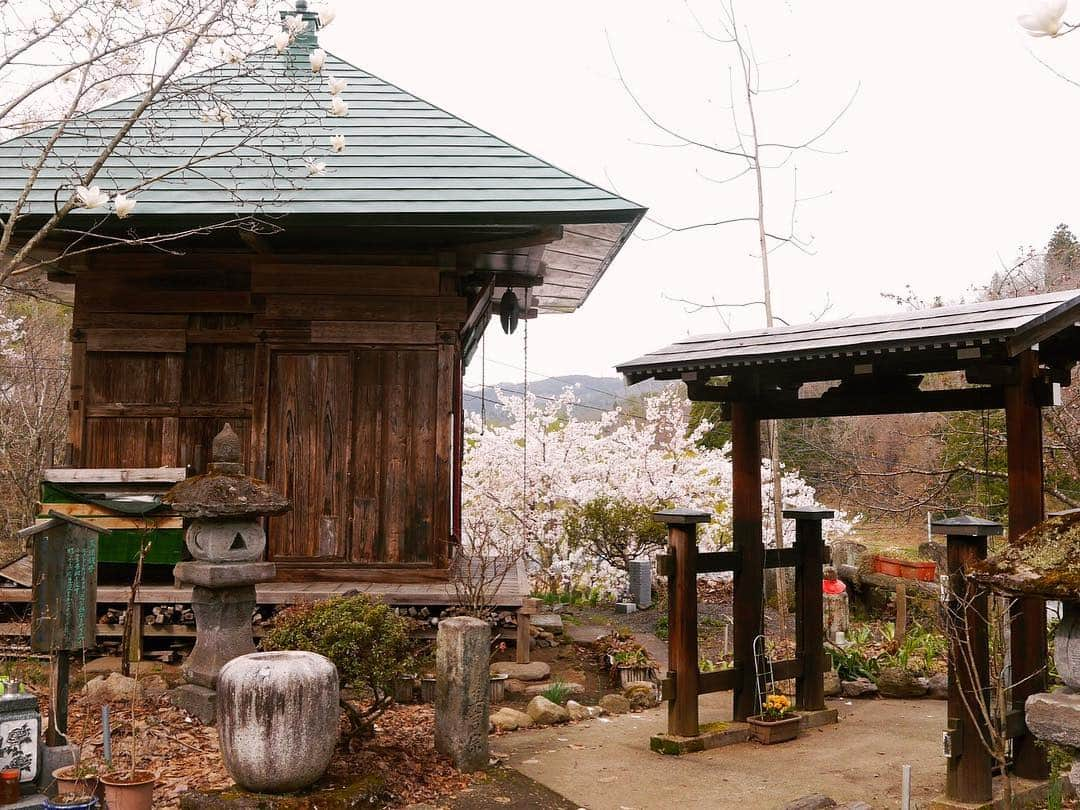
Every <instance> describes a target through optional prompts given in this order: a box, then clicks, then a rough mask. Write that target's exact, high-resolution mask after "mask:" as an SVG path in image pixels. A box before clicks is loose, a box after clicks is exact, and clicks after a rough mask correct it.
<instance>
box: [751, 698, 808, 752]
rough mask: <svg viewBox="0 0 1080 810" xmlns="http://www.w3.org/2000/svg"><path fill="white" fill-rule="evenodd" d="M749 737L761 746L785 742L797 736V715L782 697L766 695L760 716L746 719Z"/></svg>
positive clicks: (788, 701) (788, 702) (789, 702)
mask: <svg viewBox="0 0 1080 810" xmlns="http://www.w3.org/2000/svg"><path fill="white" fill-rule="evenodd" d="M746 722H747V723H749V724H750V736H752V737H753V738H754V739H755V740H757V741H758V742H759V743H762V744H763V745H772V744H774V743H780V742H787V741H788V740H794V739H795V738H796V737H798V736H799V715H797V714H796V713H795V710H794V709H792V707H791V701H790V700H788V699H787V697H786V696H784V695H767V696H766V697H765V705H764V706H762V708H761V714H757V715H754V716H753V717H748V718H746Z"/></svg>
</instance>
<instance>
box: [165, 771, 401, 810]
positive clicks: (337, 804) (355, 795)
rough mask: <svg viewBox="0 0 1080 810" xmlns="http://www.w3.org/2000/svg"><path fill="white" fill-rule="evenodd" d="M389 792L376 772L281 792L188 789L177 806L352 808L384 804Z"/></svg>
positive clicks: (185, 809)
mask: <svg viewBox="0 0 1080 810" xmlns="http://www.w3.org/2000/svg"><path fill="white" fill-rule="evenodd" d="M392 799H393V795H392V794H391V793H390V791H389V790H388V789H387V787H386V782H385V780H384V779H383V777H382V776H380V775H378V774H368V775H366V776H361V777H358V778H356V779H355V780H351V781H349V782H348V783H347V784H333V785H326V784H317V785H316V786H315V787H314V788H311V789H309V790H305V791H302V792H300V793H288V794H285V795H281V796H276V795H271V794H266V793H248V792H247V791H246V790H241V789H240V788H238V787H236V786H235V785H234V786H233V787H231V788H225V789H224V790H207V791H199V790H196V791H191V792H189V793H185V794H183V795H182V796H181V797H180V808H181V810H221V808H227V810H316V809H317V810H356V809H357V808H361V807H363V808H379V807H385V806H386V805H387V804H388V803H389V802H390V801H391V800H392Z"/></svg>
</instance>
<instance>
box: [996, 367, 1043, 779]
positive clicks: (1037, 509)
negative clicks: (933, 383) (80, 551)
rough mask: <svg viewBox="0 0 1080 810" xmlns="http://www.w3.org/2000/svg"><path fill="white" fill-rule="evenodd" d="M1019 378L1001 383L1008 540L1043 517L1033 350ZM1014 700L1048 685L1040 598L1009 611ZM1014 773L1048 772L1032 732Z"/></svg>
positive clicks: (1020, 701) (1022, 743) (1018, 747)
mask: <svg viewBox="0 0 1080 810" xmlns="http://www.w3.org/2000/svg"><path fill="white" fill-rule="evenodd" d="M1018 366H1019V369H1020V376H1019V381H1018V382H1017V384H1015V385H1009V386H1006V387H1005V432H1006V445H1007V453H1008V473H1009V479H1008V480H1009V543H1011V544H1016V543H1018V542H1020V538H1021V537H1022V536H1023V534H1024V533H1025V532H1027V531H1028V530H1029V529H1031V528H1033V527H1034V526H1035V525H1036V524H1038V523H1040V522H1042V520H1043V517H1044V514H1045V507H1044V504H1043V464H1042V456H1043V436H1042V411H1041V409H1040V407H1039V402H1038V400H1037V398H1036V386H1035V382H1036V378H1037V376H1038V373H1039V363H1038V358H1037V356H1036V354H1035V353H1034V352H1032V351H1025V352H1023V353H1022V354H1021V355H1020V356H1019V358H1018ZM1011 647H1012V679H1013V684H1014V686H1013V689H1012V703H1013V709H1018V710H1023V708H1024V702H1025V701H1026V700H1027V698H1028V696H1029V695H1033V694H1035V693H1037V692H1044V691H1046V659H1047V645H1046V605H1045V603H1044V602H1043V600H1041V599H1035V598H1030V597H1029V598H1026V599H1018V600H1016V602H1015V603H1014V608H1013V617H1012V644H1011ZM1013 763H1014V771H1015V773H1016V775H1017V776H1019V777H1022V778H1024V779H1043V778H1045V777H1046V776H1047V774H1048V773H1049V768H1048V765H1047V761H1046V753H1045V751H1044V749H1042V748H1040V747H1039V746H1038V745H1037V743H1036V740H1035V737H1033V736H1032V735H1030V734H1027V735H1023V736H1020V737H1017V738H1016V739H1015V740H1014V741H1013Z"/></svg>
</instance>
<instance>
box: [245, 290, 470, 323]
mask: <svg viewBox="0 0 1080 810" xmlns="http://www.w3.org/2000/svg"><path fill="white" fill-rule="evenodd" d="M466 303H467V302H466V300H465V299H464V298H459V297H451V296H444V297H431V296H408V297H406V296H376V297H373V296H349V295H267V296H266V309H265V315H266V317H267V318H284V319H289V318H310V319H311V320H312V321H313V322H314V321H457V322H462V321H464V320H465V316H466V311H465V307H466Z"/></svg>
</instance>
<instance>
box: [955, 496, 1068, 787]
mask: <svg viewBox="0 0 1080 810" xmlns="http://www.w3.org/2000/svg"><path fill="white" fill-rule="evenodd" d="M973 578H974V579H975V580H977V581H979V582H982V583H983V584H985V585H988V586H990V587H991V588H992V589H993V590H994V591H996V592H997V593H999V594H1003V595H1005V596H1008V597H1035V598H1039V599H1045V600H1046V601H1047V602H1060V603H1061V607H1062V618H1061V622H1060V624H1058V626H1057V630H1056V631H1055V633H1054V665H1055V668H1056V670H1057V674H1058V677H1059V678H1060V679H1061V681H1062V682H1063V683H1064V684H1065V686H1064V688H1062V689H1058V690H1055V691H1053V692H1040V693H1036V694H1033V695H1030V696H1029V697H1028V698H1027V701H1026V705H1025V721H1026V723H1027V727H1028V730H1029V731H1030V732H1031V733H1032V734H1033V735H1035V737H1037V738H1038V739H1040V740H1042V741H1043V742H1046V743H1054V744H1057V745H1064V746H1068V747H1070V748H1077V747H1080V510H1072V511H1069V512H1059V513H1057V514H1051V515H1050V517H1048V518H1047V519H1046V520H1044V521H1043V522H1042V523H1040V524H1038V525H1037V526H1035V527H1034V528H1033V529H1031V530H1030V531H1029V532H1027V533H1026V534H1024V535H1023V536H1022V537H1021V538H1020V542H1019V543H1017V544H1015V545H1010V546H1007V547H1006V548H1005V549H1003V550H1002V551H1001V553H999V554H997V555H996V556H993V557H990V558H989V559H987V560H985V561H984V562H983V563H981V564H980V565H978V566H976V570H975V572H974V574H973ZM1067 780H1068V781H1069V782H1070V784H1071V785H1072V786H1073V788H1074V789H1075V788H1080V765H1077V766H1076V767H1074V768H1073V770H1072V771H1071V772H1070V773H1069V774H1068V776H1067Z"/></svg>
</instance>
